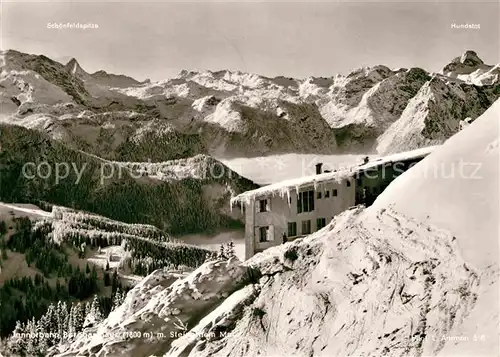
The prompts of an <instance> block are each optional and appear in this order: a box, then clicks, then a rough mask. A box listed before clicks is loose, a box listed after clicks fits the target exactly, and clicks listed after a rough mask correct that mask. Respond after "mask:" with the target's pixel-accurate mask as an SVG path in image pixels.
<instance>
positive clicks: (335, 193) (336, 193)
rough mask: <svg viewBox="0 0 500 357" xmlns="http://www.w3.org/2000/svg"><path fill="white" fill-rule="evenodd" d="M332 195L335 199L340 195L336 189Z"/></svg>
mask: <svg viewBox="0 0 500 357" xmlns="http://www.w3.org/2000/svg"><path fill="white" fill-rule="evenodd" d="M332 195H333V197H335V196H337V195H338V191H337V189H336V188H335V189H333V191H332Z"/></svg>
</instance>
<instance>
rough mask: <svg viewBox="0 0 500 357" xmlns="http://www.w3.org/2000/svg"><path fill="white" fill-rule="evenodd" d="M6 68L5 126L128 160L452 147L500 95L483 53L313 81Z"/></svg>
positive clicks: (7, 63)
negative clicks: (465, 123) (155, 78)
mask: <svg viewBox="0 0 500 357" xmlns="http://www.w3.org/2000/svg"><path fill="white" fill-rule="evenodd" d="M0 65H1V75H0V88H1V90H2V91H1V92H0V93H1V94H0V104H1V105H2V113H1V116H0V120H2V121H4V122H9V123H15V124H18V125H22V126H25V127H28V128H33V129H37V130H40V131H43V132H47V133H49V134H50V135H51V136H52V137H53V138H55V139H58V140H61V141H63V142H65V143H66V144H68V145H70V146H71V147H72V148H74V149H78V150H84V151H86V152H89V153H92V154H95V155H98V156H100V157H102V158H105V159H110V160H118V161H123V160H125V161H147V160H152V161H162V160H169V159H179V158H185V157H189V156H194V155H196V154H209V155H213V156H216V157H221V158H222V157H224V158H231V157H243V156H245V157H251V156H261V155H267V154H277V153H318V154H337V153H375V152H377V153H379V154H385V153H389V152H398V151H404V150H408V149H414V148H418V147H422V146H427V145H432V144H438V143H442V142H443V141H444V140H446V139H447V138H449V137H450V136H451V135H453V134H454V133H456V132H457V131H458V130H459V123H460V121H461V120H465V119H467V118H470V119H472V120H473V119H475V118H476V117H478V116H479V115H480V114H482V113H483V112H484V111H485V110H486V109H487V108H488V107H489V106H490V105H491V104H492V103H493V102H494V100H495V99H496V98H498V97H499V96H500V80H499V73H500V65H498V64H497V65H495V66H493V65H486V64H484V63H483V61H482V60H481V59H480V58H479V57H478V55H477V54H476V53H475V52H473V51H467V52H465V53H464V54H463V55H462V56H460V57H457V58H455V59H453V60H452V61H451V62H450V63H449V64H446V65H445V66H444V68H443V70H442V71H441V73H430V72H428V71H425V70H424V69H420V68H409V69H406V68H400V69H390V68H388V67H386V66H383V65H378V66H374V67H364V68H360V69H357V70H355V71H353V72H351V73H349V74H348V75H336V76H332V77H309V78H305V79H295V78H287V77H275V78H268V77H264V76H259V75H256V74H250V73H243V72H239V71H227V70H222V71H215V72H214V71H205V72H193V71H181V72H180V73H179V75H178V76H177V77H176V78H173V79H169V80H165V81H160V82H154V83H151V82H150V81H149V80H146V81H144V82H139V81H137V80H135V79H133V78H131V77H128V76H125V75H115V74H110V73H107V72H105V71H98V72H95V73H92V74H89V73H87V72H86V71H85V70H84V69H83V68H82V67H81V66H80V65H79V64H78V62H77V60H75V59H71V60H70V61H69V62H68V63H67V64H65V65H64V64H61V63H58V62H56V61H53V60H51V59H50V58H48V57H45V56H43V55H40V56H38V55H30V54H25V53H21V52H18V51H13V50H8V51H4V52H2V54H1V56H0Z"/></svg>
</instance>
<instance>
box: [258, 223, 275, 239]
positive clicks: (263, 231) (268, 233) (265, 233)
mask: <svg viewBox="0 0 500 357" xmlns="http://www.w3.org/2000/svg"><path fill="white" fill-rule="evenodd" d="M272 240H274V238H273V235H272V227H269V226H265V227H259V241H260V242H270V241H272Z"/></svg>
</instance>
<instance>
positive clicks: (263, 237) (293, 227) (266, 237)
mask: <svg viewBox="0 0 500 357" xmlns="http://www.w3.org/2000/svg"><path fill="white" fill-rule="evenodd" d="M300 223H301V227H300V228H301V230H300V235H307V234H311V233H312V225H311V220H310V219H307V220H304V221H301V222H300ZM325 226H326V218H316V230H317V231H319V230H320V229H321V228H323V227H325ZM287 233H288V234H287V237H296V236H298V235H299V234H297V233H298V232H297V222H288V232H287ZM259 241H260V242H271V241H274V232H273V226H264V227H259Z"/></svg>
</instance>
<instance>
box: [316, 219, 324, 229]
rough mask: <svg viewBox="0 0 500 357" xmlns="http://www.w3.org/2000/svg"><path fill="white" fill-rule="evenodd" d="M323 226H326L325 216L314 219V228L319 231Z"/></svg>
mask: <svg viewBox="0 0 500 357" xmlns="http://www.w3.org/2000/svg"><path fill="white" fill-rule="evenodd" d="M324 226H326V218H317V219H316V230H318V231H319V230H320V229H321V228H323V227H324Z"/></svg>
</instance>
